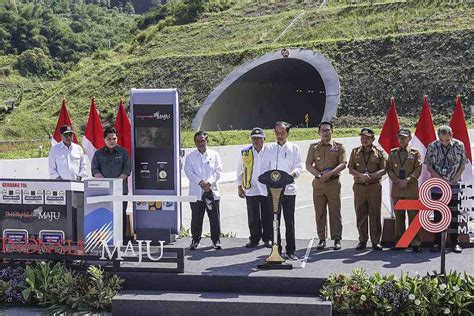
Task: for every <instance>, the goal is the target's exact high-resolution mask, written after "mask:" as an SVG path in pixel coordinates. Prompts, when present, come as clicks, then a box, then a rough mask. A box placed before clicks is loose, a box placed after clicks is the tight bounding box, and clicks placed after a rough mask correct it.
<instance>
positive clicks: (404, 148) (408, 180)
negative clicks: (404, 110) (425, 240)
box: [387, 128, 421, 252]
mask: <svg viewBox="0 0 474 316" xmlns="http://www.w3.org/2000/svg"><path fill="white" fill-rule="evenodd" d="M397 135H398V142H399V143H400V146H399V147H398V148H394V149H392V150H391V151H390V155H389V156H388V160H387V174H388V176H389V177H390V179H391V180H392V201H393V205H395V204H396V203H397V202H398V200H418V178H419V177H420V174H421V154H420V152H419V151H418V150H416V149H414V148H411V146H410V141H411V132H410V130H409V129H407V128H401V129H400V130H399V131H398V134H397ZM406 213H408V218H409V222H410V223H411V222H412V221H413V220H414V219H415V217H416V214H417V211H412V210H395V244H396V243H397V242H398V240H399V239H400V238H401V237H402V235H403V234H404V233H405V228H406V224H405V221H406ZM411 246H412V250H413V251H414V252H421V238H420V234H419V233H418V234H416V235H415V237H414V238H413V241H412V242H411ZM394 249H397V248H395V247H394Z"/></svg>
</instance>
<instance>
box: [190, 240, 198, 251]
mask: <svg viewBox="0 0 474 316" xmlns="http://www.w3.org/2000/svg"><path fill="white" fill-rule="evenodd" d="M198 248H199V241H194V240H193V241H192V242H191V246H189V249H190V250H196V249H198Z"/></svg>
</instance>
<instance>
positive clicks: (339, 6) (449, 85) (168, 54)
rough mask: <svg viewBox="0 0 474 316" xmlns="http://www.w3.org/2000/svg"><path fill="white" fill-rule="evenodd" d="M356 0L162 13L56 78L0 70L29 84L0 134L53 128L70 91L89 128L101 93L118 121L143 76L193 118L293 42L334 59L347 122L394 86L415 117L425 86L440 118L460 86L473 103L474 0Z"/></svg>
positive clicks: (78, 118) (363, 121) (366, 114)
mask: <svg viewBox="0 0 474 316" xmlns="http://www.w3.org/2000/svg"><path fill="white" fill-rule="evenodd" d="M345 2H346V1H335V3H334V1H330V3H334V4H332V5H330V6H328V7H323V8H320V7H319V5H318V4H301V3H300V4H298V3H273V4H272V3H268V4H258V3H254V2H252V3H241V4H237V5H234V6H232V7H231V8H230V9H228V10H225V11H222V12H217V13H206V14H204V15H203V16H202V17H201V19H199V20H198V21H197V22H196V23H191V24H187V25H180V26H176V25H169V22H168V21H166V20H163V21H161V22H159V23H158V24H157V25H154V26H151V27H149V28H148V29H147V30H145V31H143V32H141V33H138V34H137V36H136V38H135V41H133V42H131V43H127V42H123V43H121V44H119V45H117V46H116V47H115V48H114V49H113V50H100V51H97V52H95V53H93V54H92V55H91V56H90V57H88V58H84V59H82V60H81V61H80V62H79V63H78V64H77V65H76V66H74V68H73V69H72V70H71V71H70V72H68V73H67V74H66V75H64V77H63V78H62V79H61V80H59V81H56V82H45V81H42V80H37V79H31V78H30V79H25V78H24V77H21V76H19V75H18V74H16V73H13V74H10V75H9V76H5V75H3V76H2V72H1V71H0V81H3V82H11V83H12V85H15V84H17V85H21V84H24V85H25V84H26V86H28V88H27V89H23V88H19V89H12V91H11V92H8V91H6V90H3V92H2V93H3V94H2V97H3V98H4V99H5V98H6V97H7V96H8V95H10V94H13V93H22V99H21V103H20V105H19V107H18V108H16V109H15V110H13V111H12V112H10V113H9V114H7V115H4V116H3V118H2V119H3V122H2V123H3V124H2V125H3V126H2V127H0V139H11V138H42V139H44V138H45V137H46V135H47V133H48V132H51V131H52V129H53V128H54V125H55V123H56V119H57V114H58V111H59V107H60V104H61V99H62V97H63V96H66V97H67V100H68V108H69V111H70V114H71V117H72V119H73V121H74V124H75V126H76V128H77V129H78V130H83V129H84V124H85V122H86V120H87V114H88V111H89V104H90V96H92V95H94V96H95V97H96V100H97V105H98V108H99V109H100V111H101V118H102V119H103V121H105V122H112V121H113V119H114V116H115V113H116V108H117V104H118V101H119V99H120V97H122V96H124V97H125V99H126V98H127V95H128V92H129V91H130V89H131V88H132V87H142V88H147V87H148V88H156V87H177V88H179V89H180V91H181V107H182V108H181V111H182V126H183V127H184V128H185V129H186V128H189V127H190V122H191V120H192V118H193V117H194V115H195V113H196V111H197V109H198V108H199V106H200V105H201V102H202V101H203V100H204V99H205V98H206V96H207V95H208V94H209V93H210V92H211V91H212V89H213V88H214V87H215V86H216V85H217V84H218V83H219V82H220V81H221V80H222V79H223V78H225V76H226V75H227V74H229V73H230V72H231V71H232V70H233V69H234V68H235V67H237V66H240V65H242V64H243V63H245V62H248V61H250V60H252V59H254V58H256V57H258V56H260V55H262V54H264V53H266V52H270V51H274V50H279V49H281V48H283V47H301V48H307V49H313V50H315V51H319V52H321V53H322V54H324V55H325V56H326V57H328V58H329V59H330V60H331V61H332V63H333V65H334V66H335V68H336V70H337V72H338V74H339V76H340V81H341V89H342V90H341V93H342V95H341V103H340V105H339V110H338V119H337V123H338V124H339V125H340V126H352V125H356V126H361V125H371V126H376V125H377V124H380V123H381V122H383V119H384V116H385V112H386V110H387V108H388V101H387V97H389V96H390V95H395V97H396V99H397V107H398V112H399V114H401V115H402V116H404V118H403V120H404V121H405V122H406V123H407V124H408V125H413V124H414V122H415V121H416V115H417V113H418V112H419V110H420V107H421V102H422V101H421V98H422V96H423V94H428V95H429V96H430V101H431V103H432V107H433V114H434V115H435V116H436V122H439V123H441V122H443V121H445V120H446V116H448V115H450V110H449V109H450V108H452V106H453V105H454V101H453V100H454V96H455V95H456V94H460V95H461V97H462V100H463V102H464V105H465V106H466V109H467V107H468V106H469V105H471V104H472V103H473V102H472V101H473V99H472V98H473V95H472V91H473V88H474V87H473V80H472V77H473V68H472V65H473V56H474V41H473V39H474V32H473V30H474V29H473V25H474V5H473V4H469V3H468V2H466V3H461V4H446V3H445V2H443V1H441V2H433V1H374V2H376V3H375V4H372V5H370V4H368V3H366V2H362V4H358V5H345V4H344V3H345ZM367 2H368V1H367ZM446 2H447V1H446ZM303 11H304V14H303V15H302V16H301V17H300V18H299V19H298V20H297V21H296V22H295V23H294V24H293V27H292V28H290V29H289V30H288V32H286V33H285V34H284V35H283V36H281V37H280V38H279V39H278V41H276V42H274V41H275V39H276V38H277V37H278V36H279V35H280V34H281V32H282V31H283V30H284V29H285V28H286V27H287V26H288V25H289V23H291V21H293V19H294V18H295V17H297V16H298V15H299V14H301V13H302V12H303ZM10 62H11V58H10V57H8V56H6V57H5V56H3V57H1V58H0V69H1V67H2V66H1V65H2V63H3V64H8V63H10ZM361 114H362V115H363V117H361ZM467 114H468V113H467Z"/></svg>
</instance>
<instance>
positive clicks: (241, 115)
mask: <svg viewBox="0 0 474 316" xmlns="http://www.w3.org/2000/svg"><path fill="white" fill-rule="evenodd" d="M339 97H340V85H339V78H338V76H337V73H336V71H335V69H334V67H333V66H332V64H331V62H330V61H329V60H328V59H327V58H326V57H324V56H323V55H321V54H320V53H317V52H314V51H312V50H305V49H283V50H281V51H275V52H271V53H268V54H265V55H263V56H261V57H258V58H256V59H254V60H252V61H251V62H248V63H246V64H244V65H242V66H240V67H237V68H236V69H235V70H234V71H232V72H231V73H230V74H229V75H228V76H227V77H226V78H225V79H224V80H223V81H222V82H221V83H220V84H219V85H218V86H217V87H216V88H215V89H214V90H213V91H212V92H211V94H209V96H208V97H207V98H206V100H204V102H203V104H202V106H201V107H200V108H199V110H198V112H197V114H196V116H195V117H194V120H193V123H192V127H193V129H195V130H208V131H215V130H233V129H251V128H252V127H255V126H259V127H262V128H272V127H273V126H274V124H275V122H277V121H286V122H289V123H291V124H292V125H293V126H304V122H305V114H308V115H309V126H317V125H318V124H319V122H321V121H330V120H331V119H332V118H333V117H335V115H336V112H337V105H338V103H339Z"/></svg>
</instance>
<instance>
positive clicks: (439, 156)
mask: <svg viewBox="0 0 474 316" xmlns="http://www.w3.org/2000/svg"><path fill="white" fill-rule="evenodd" d="M466 162H467V158H466V150H465V148H464V144H463V143H462V142H461V141H459V140H457V139H455V138H453V130H452V129H451V127H449V126H446V125H445V126H441V127H440V128H438V140H435V141H434V142H432V143H431V144H429V145H428V148H427V150H426V155H425V161H424V164H425V165H426V167H427V170H428V172H429V173H430V174H431V176H432V177H433V178H439V179H444V180H446V181H448V182H449V184H450V185H451V190H452V191H453V197H452V199H451V201H450V202H449V204H448V206H449V208H450V210H451V213H452V215H453V219H457V215H458V214H459V211H458V203H459V200H456V198H455V197H456V195H457V194H456V193H458V191H459V181H460V180H461V176H462V174H463V172H464V169H465V168H466ZM431 197H432V198H433V199H435V200H437V199H439V198H440V197H441V191H438V190H436V189H433V191H432V192H431ZM433 213H434V220H435V222H439V221H440V220H441V214H440V213H439V212H433ZM458 225H459V223H458V222H457V221H452V222H451V224H450V228H451V229H454V230H455V231H457V230H458ZM435 237H436V238H435V242H434V244H433V248H432V249H431V251H433V252H437V251H440V249H441V233H437V234H435ZM450 240H451V248H452V250H453V252H455V253H461V252H462V248H461V246H460V245H459V241H458V234H457V233H451V234H450Z"/></svg>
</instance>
